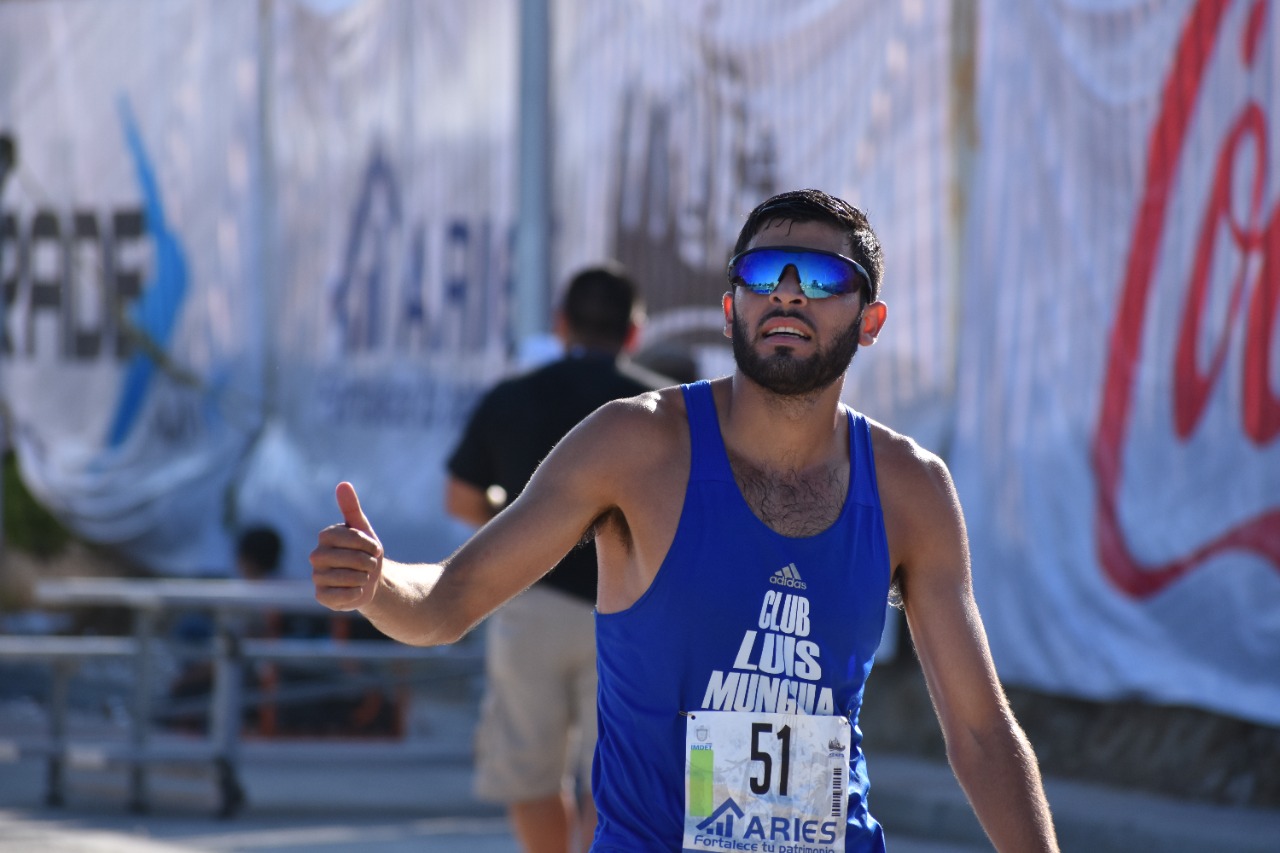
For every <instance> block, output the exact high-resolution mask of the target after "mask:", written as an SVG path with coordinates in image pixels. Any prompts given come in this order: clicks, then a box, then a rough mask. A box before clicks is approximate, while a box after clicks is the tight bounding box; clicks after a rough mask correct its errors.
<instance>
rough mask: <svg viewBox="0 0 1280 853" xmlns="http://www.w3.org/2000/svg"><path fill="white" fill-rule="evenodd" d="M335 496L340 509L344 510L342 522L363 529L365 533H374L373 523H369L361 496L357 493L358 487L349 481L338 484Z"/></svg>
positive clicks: (356, 528)
mask: <svg viewBox="0 0 1280 853" xmlns="http://www.w3.org/2000/svg"><path fill="white" fill-rule="evenodd" d="M335 496H336V497H337V499H338V509H340V510H341V511H342V523H343V524H345V525H347V527H350V528H353V529H355V530H362V531H364V532H365V533H369V534H372V533H373V525H371V524H370V523H369V519H368V518H366V517H365V514H364V510H363V509H361V508H360V498H359V497H357V495H356V487H355V486H353V485H351V484H350V483H347V482H341V483H339V484H338V488H337V491H336V492H335Z"/></svg>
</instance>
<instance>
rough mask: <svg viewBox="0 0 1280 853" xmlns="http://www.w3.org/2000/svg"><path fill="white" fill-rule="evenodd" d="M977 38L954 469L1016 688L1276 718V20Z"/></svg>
mask: <svg viewBox="0 0 1280 853" xmlns="http://www.w3.org/2000/svg"><path fill="white" fill-rule="evenodd" d="M978 41H979V45H980V58H979V68H980V76H979V86H978V92H979V97H978V106H979V135H980V139H981V149H980V152H979V155H978V156H979V160H978V162H979V168H978V171H977V173H976V174H975V176H974V180H973V203H972V205H971V207H970V215H971V222H970V231H969V234H970V239H968V240H967V241H966V243H965V252H966V263H965V266H964V268H965V276H964V279H963V281H964V288H965V289H964V299H963V301H962V304H963V306H964V308H963V310H964V314H963V318H962V324H961V325H962V330H963V331H962V334H961V345H960V350H961V358H960V363H959V380H958V382H959V393H958V400H959V421H958V430H957V434H956V443H955V452H954V458H953V467H954V470H955V475H956V479H957V482H958V484H959V487H960V491H961V497H962V499H963V500H964V501H965V505H966V509H967V514H968V520H969V525H970V535H971V539H972V545H973V552H974V576H975V584H976V589H977V594H978V598H979V601H980V604H981V606H982V609H983V613H984V616H985V618H986V623H987V628H988V631H989V632H990V635H991V642H992V647H993V651H994V654H995V657H996V663H997V666H998V668H999V670H1000V673H1001V675H1002V676H1003V677H1005V678H1006V679H1008V680H1009V681H1012V682H1016V683H1021V684H1026V685H1031V686H1035V687H1039V688H1044V689H1048V690H1052V691H1057V692H1062V693H1067V694H1071V695H1083V696H1088V697H1097V698H1114V697H1134V698H1142V699H1148V700H1154V701H1158V702H1162V703H1173V704H1188V705H1195V706H1198V707H1205V708H1211V709H1216V710H1220V711H1223V712H1226V713H1229V714H1233V715H1236V716H1240V717H1243V718H1248V719H1253V720H1258V721H1262V722H1266V723H1272V724H1275V723H1280V393H1278V392H1280V339H1278V338H1277V335H1276V330H1277V325H1278V322H1280V320H1278V317H1277V307H1278V306H1280V170H1278V169H1277V168H1276V164H1277V162H1280V61H1278V57H1280V3H1277V2H1266V1H1265V0H1234V2H1233V0H1194V2H1192V0H1187V2H1169V3H1158V4H1151V3H1147V2H1136V0H1135V2H1113V3H1108V4H1105V5H1101V6H1100V5H1099V4H1096V3H1074V2H1069V3H1055V4H1045V3H1025V2H1022V0H991V2H988V3H986V4H985V5H984V7H983V11H982V24H981V30H980V34H979V40H978Z"/></svg>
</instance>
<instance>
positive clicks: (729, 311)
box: [720, 290, 733, 338]
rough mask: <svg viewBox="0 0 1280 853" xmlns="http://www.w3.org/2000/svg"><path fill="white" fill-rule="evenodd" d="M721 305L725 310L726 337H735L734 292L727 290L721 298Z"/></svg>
mask: <svg viewBox="0 0 1280 853" xmlns="http://www.w3.org/2000/svg"><path fill="white" fill-rule="evenodd" d="M720 305H721V307H723V308H724V336H725V337H726V338H732V337H733V291H732V290H726V291H725V292H724V296H721V297H720Z"/></svg>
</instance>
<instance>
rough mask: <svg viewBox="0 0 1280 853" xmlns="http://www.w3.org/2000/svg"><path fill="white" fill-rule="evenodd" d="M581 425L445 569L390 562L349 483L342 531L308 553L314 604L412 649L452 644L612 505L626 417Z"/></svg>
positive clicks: (341, 498)
mask: <svg viewBox="0 0 1280 853" xmlns="http://www.w3.org/2000/svg"><path fill="white" fill-rule="evenodd" d="M606 408H611V411H612V413H609V412H606V413H604V415H603V416H601V414H600V413H597V414H596V415H593V416H592V417H590V418H588V419H587V420H586V421H584V422H583V423H582V424H579V426H578V427H576V428H575V429H574V430H573V431H572V432H570V433H569V435H568V436H566V437H565V438H564V440H562V441H561V442H560V444H559V445H557V446H556V448H555V450H553V451H552V452H551V454H550V455H549V456H548V457H547V459H546V460H545V461H544V462H543V463H542V465H541V466H539V468H538V470H537V472H536V473H535V474H534V476H533V478H532V479H531V480H530V481H529V484H528V486H527V487H526V488H525V490H524V491H523V492H522V493H521V495H520V497H519V498H517V499H516V500H515V501H514V502H512V503H511V504H510V506H508V507H507V508H506V509H505V510H504V511H503V512H502V514H501V515H500V516H497V517H495V518H494V519H493V520H492V521H491V522H490V523H488V524H485V525H484V527H482V528H481V529H480V530H479V531H478V532H477V533H476V534H475V535H474V536H473V537H472V538H471V539H470V540H468V541H467V542H466V544H464V545H463V546H462V547H461V548H459V549H458V550H457V552H455V553H454V554H453V556H451V557H450V558H449V559H447V560H445V561H444V562H443V563H440V564H405V563H398V562H394V561H391V560H388V559H386V558H385V556H384V554H383V551H382V544H381V542H380V541H379V540H378V537H377V535H376V534H375V533H374V531H373V526H372V525H371V524H370V523H369V520H368V518H367V517H366V516H365V514H364V512H363V511H362V510H361V507H360V502H359V499H358V498H357V496H356V492H355V489H354V488H353V487H352V486H351V484H350V483H341V484H339V486H338V488H337V492H336V496H337V501H338V507H339V509H340V510H341V511H342V518H343V523H342V524H335V525H332V526H330V527H327V528H325V529H324V530H322V531H321V532H320V537H319V542H318V544H317V546H316V548H315V550H313V551H312V552H311V566H312V572H311V574H312V579H313V581H314V583H315V587H316V599H317V600H318V601H319V602H320V603H321V604H323V605H325V606H326V607H329V608H330V609H333V610H359V611H360V612H361V613H362V614H363V615H364V616H366V617H367V618H368V619H369V621H371V622H372V623H373V624H374V625H375V626H377V628H378V629H379V630H380V631H382V632H383V633H385V634H387V635H388V636H390V637H393V638H395V639H397V640H400V641H401V642H404V643H409V644H411V645H440V644H444V643H452V642H455V641H456V640H458V639H459V638H461V637H462V636H463V635H464V634H466V633H467V631H469V630H471V628H472V627H474V626H475V625H476V624H477V623H478V622H480V621H481V620H482V619H484V617H486V616H488V615H489V614H490V613H492V612H493V611H494V610H495V609H497V608H498V607H499V606H501V605H502V604H503V603H505V602H506V601H507V600H509V599H511V598H513V597H514V596H516V595H517V594H519V593H520V592H521V591H523V590H524V589H526V588H527V587H528V586H529V585H531V584H532V583H533V582H534V581H536V580H537V579H538V578H540V577H542V576H543V575H544V574H546V573H547V572H548V571H550V570H551V569H552V567H554V566H555V565H556V563H557V562H559V560H560V559H561V558H562V557H563V556H564V555H565V554H566V553H568V551H569V550H570V549H571V548H572V547H573V546H574V545H576V544H577V543H578V542H579V541H580V540H581V538H582V536H583V535H584V534H585V533H586V531H587V530H588V529H589V528H590V527H591V525H592V523H593V522H594V521H595V520H596V519H597V518H599V517H600V516H601V515H602V514H603V513H604V512H605V511H606V510H608V509H610V508H611V507H613V506H614V505H615V504H616V496H615V495H614V493H613V491H614V489H615V487H616V484H617V483H621V482H626V477H625V476H623V475H620V474H619V473H618V470H619V469H618V466H619V465H625V464H627V463H626V453H624V452H620V451H619V449H618V448H619V446H626V443H625V442H619V441H618V440H617V438H616V435H617V434H618V430H619V429H621V430H625V429H626V423H627V418H628V415H627V413H626V411H625V410H623V409H621V408H619V407H617V406H616V405H615V404H610V407H606Z"/></svg>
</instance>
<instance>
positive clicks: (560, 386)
mask: <svg viewBox="0 0 1280 853" xmlns="http://www.w3.org/2000/svg"><path fill="white" fill-rule="evenodd" d="M667 384H670V382H669V381H667V380H666V379H665V377H662V376H659V375H658V374H654V373H650V372H648V371H645V370H643V369H640V368H638V367H636V366H634V365H630V364H626V363H623V364H621V365H620V364H619V363H618V362H617V360H616V359H614V357H613V356H611V355H602V354H597V353H588V354H583V355H571V356H568V357H566V358H563V359H560V360H559V361H556V362H553V363H551V364H548V365H546V366H545V367H541V368H539V369H537V370H534V371H533V372H531V373H526V374H524V375H522V376H517V377H515V378H513V379H508V380H505V381H503V382H500V383H498V384H497V385H495V386H494V387H493V389H491V390H490V391H489V392H488V393H487V394H485V395H484V397H483V398H481V400H480V403H479V404H478V405H477V406H476V409H475V411H474V412H472V414H471V419H470V420H469V421H468V423H467V426H466V429H465V430H464V431H463V434H462V439H461V441H460V442H459V444H458V446H457V448H456V449H455V450H454V451H453V455H452V456H450V457H449V461H448V468H449V473H450V474H452V475H453V476H455V477H457V478H458V479H459V480H462V481H464V482H466V483H470V484H471V485H473V486H475V487H476V488H479V489H488V488H489V487H490V486H501V487H502V488H503V490H505V491H506V493H507V502H508V503H510V502H511V501H513V500H515V499H516V496H517V495H518V494H520V492H521V491H523V490H524V487H525V484H527V483H528V482H529V478H530V477H531V476H533V472H534V470H535V469H536V468H537V467H538V463H540V462H541V461H542V460H543V459H544V458H546V456H547V454H548V453H550V452H551V449H552V448H553V447H555V445H556V442H558V441H559V440H560V439H562V438H564V436H565V435H567V434H568V432H569V431H570V430H571V429H573V428H574V427H575V426H577V425H578V423H579V422H580V421H582V420H583V419H584V418H586V417H587V415H589V414H591V413H592V412H594V411H595V410H596V409H598V408H599V407H600V406H603V405H604V404H605V403H607V402H609V401H610V400H617V399H619V398H620V397H634V396H635V395H637V394H642V393H644V392H645V391H651V390H654V389H656V388H659V387H662V386H663V385H667ZM541 583H545V584H547V585H548V586H552V587H555V588H557V589H560V590H563V591H564V592H567V593H570V594H572V595H576V596H578V597H580V598H584V599H587V600H588V601H590V602H592V603H595V600H596V549H595V545H594V544H593V543H591V542H587V543H584V544H581V545H579V546H578V547H576V548H574V549H573V550H572V551H570V552H569V553H568V554H567V555H565V558H564V559H563V560H561V561H560V563H559V564H558V565H557V566H556V567H555V568H554V569H552V570H551V572H550V573H548V574H547V575H546V576H545V577H544V578H543V579H542V581H541Z"/></svg>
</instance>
